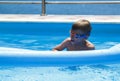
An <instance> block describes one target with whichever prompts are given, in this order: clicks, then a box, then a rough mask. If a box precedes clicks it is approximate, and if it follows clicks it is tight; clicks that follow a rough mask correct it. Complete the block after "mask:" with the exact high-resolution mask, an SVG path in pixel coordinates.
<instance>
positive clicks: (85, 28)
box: [53, 20, 95, 51]
mask: <svg viewBox="0 0 120 81" xmlns="http://www.w3.org/2000/svg"><path fill="white" fill-rule="evenodd" d="M91 29H92V28H91V25H90V22H89V21H88V20H79V21H77V22H75V23H74V24H73V25H72V29H71V30H70V38H67V39H65V40H64V41H63V42H62V43H61V44H59V45H58V46H56V47H55V48H53V51H61V50H64V49H65V48H66V49H67V50H68V51H79V50H93V49H95V47H94V45H93V44H92V43H91V42H89V41H88V40H87V39H88V37H89V36H90V32H91Z"/></svg>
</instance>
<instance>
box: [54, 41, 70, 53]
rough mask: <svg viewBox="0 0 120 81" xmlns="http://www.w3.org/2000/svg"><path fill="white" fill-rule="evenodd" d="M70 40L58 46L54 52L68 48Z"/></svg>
mask: <svg viewBox="0 0 120 81" xmlns="http://www.w3.org/2000/svg"><path fill="white" fill-rule="evenodd" d="M68 41H69V39H65V40H64V41H63V42H62V43H61V44H59V45H57V46H56V47H55V48H53V49H52V50H53V51H61V50H64V49H65V48H66V46H67V43H68Z"/></svg>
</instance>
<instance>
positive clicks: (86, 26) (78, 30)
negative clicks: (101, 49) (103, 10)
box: [71, 20, 92, 38]
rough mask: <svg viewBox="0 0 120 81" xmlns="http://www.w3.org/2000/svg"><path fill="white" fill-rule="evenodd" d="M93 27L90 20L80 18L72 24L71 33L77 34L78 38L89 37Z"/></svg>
mask: <svg viewBox="0 0 120 81" xmlns="http://www.w3.org/2000/svg"><path fill="white" fill-rule="evenodd" d="M91 29H92V28H91V25H90V22H89V21H88V20H79V21H77V22H75V23H74V24H73V25H72V29H71V34H75V36H76V38H77V37H78V38H81V37H83V38H88V36H89V35H90V32H91Z"/></svg>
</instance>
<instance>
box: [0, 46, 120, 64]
mask: <svg viewBox="0 0 120 81" xmlns="http://www.w3.org/2000/svg"><path fill="white" fill-rule="evenodd" d="M118 62H119V63H120V44H118V45H115V46H113V47H111V48H110V49H102V50H92V51H58V52H54V51H34V50H25V49H17V48H6V47H0V65H15V66H19V65H20V66H27V65H28V66H29V65H30V66H32V65H34V66H69V65H84V64H106V63H107V64H108V63H118Z"/></svg>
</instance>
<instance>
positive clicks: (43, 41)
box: [0, 22, 120, 81]
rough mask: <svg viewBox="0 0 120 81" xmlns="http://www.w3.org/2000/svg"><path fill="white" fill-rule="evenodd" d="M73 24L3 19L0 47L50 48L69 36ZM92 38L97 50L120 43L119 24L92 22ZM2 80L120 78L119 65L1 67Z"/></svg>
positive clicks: (113, 80) (114, 80)
mask: <svg viewBox="0 0 120 81" xmlns="http://www.w3.org/2000/svg"><path fill="white" fill-rule="evenodd" d="M71 25H72V23H65V22H64V23H63V22H60V23H53V22H44V23H43V22H37V23H36V22H0V46H1V47H10V48H11V47H12V48H13V47H14V48H22V49H31V50H44V51H46V50H51V49H52V48H53V47H54V46H55V45H57V44H59V43H60V42H62V41H63V40H64V39H65V38H66V37H69V30H70V28H71ZM92 28H93V29H92V33H91V36H90V38H89V40H90V41H91V42H93V43H94V44H95V47H96V49H108V48H110V47H112V46H114V45H116V44H118V43H120V38H119V35H120V32H119V31H120V23H92ZM0 80H1V81H119V80H120V64H119V63H117V64H108V65H107V64H96V65H82V66H64V67H35V66H29V67H27V66H21V67H20V66H19V67H18V66H17V67H16V66H0Z"/></svg>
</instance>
